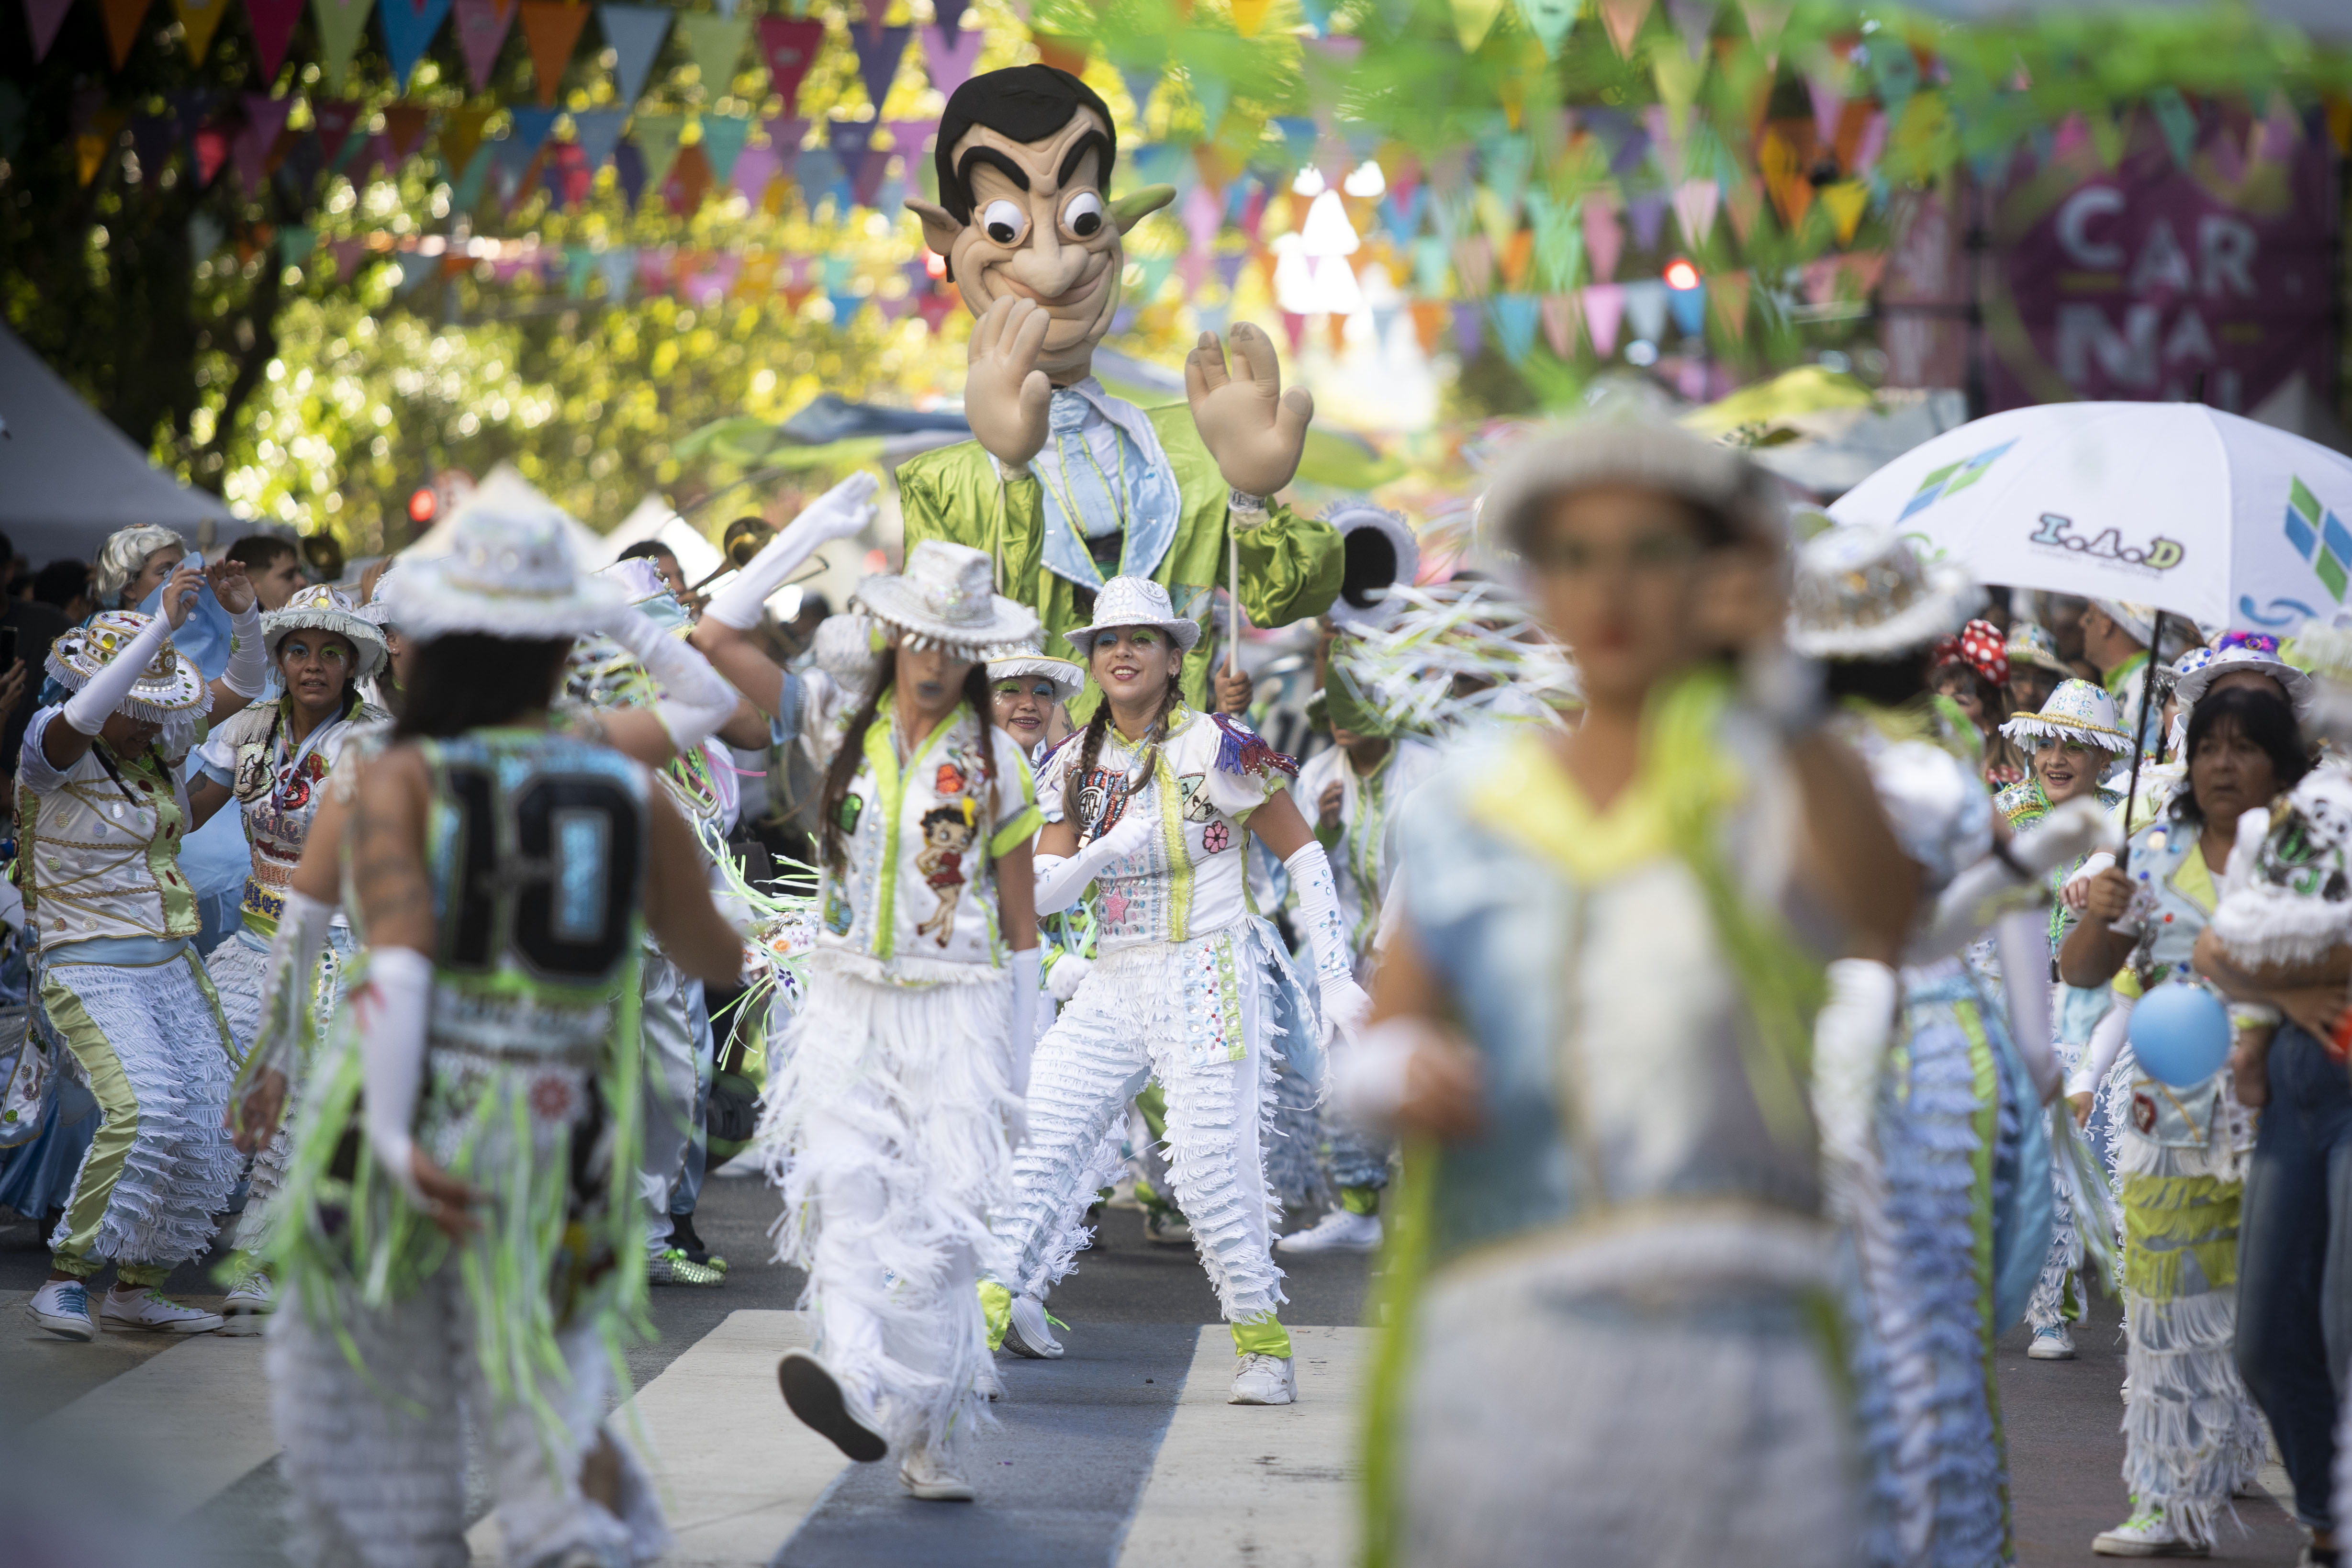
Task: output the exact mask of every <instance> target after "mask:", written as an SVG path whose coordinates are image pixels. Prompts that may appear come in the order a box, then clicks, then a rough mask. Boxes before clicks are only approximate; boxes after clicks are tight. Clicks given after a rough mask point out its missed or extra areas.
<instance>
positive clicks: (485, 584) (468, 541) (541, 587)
mask: <svg viewBox="0 0 2352 1568" xmlns="http://www.w3.org/2000/svg"><path fill="white" fill-rule="evenodd" d="M569 521H570V520H569V519H567V518H566V517H565V516H564V515H563V514H562V512H560V511H558V510H555V509H554V508H553V507H552V506H548V507H533V506H530V505H529V504H528V503H526V502H523V501H520V500H513V499H511V498H509V499H507V500H500V501H498V502H495V503H487V502H482V501H479V500H477V501H476V502H475V503H474V504H472V505H469V506H468V507H467V508H466V510H463V511H461V512H459V513H458V514H457V518H456V519H455V520H454V521H452V523H451V525H450V531H449V545H450V548H449V552H448V553H447V554H446V555H428V556H425V557H422V558H420V557H417V556H415V555H404V556H402V557H401V558H400V570H399V571H398V572H397V573H396V574H392V575H390V576H389V577H388V579H387V582H388V584H389V587H390V592H389V594H388V595H385V598H386V603H387V605H388V606H389V614H390V616H391V619H392V624H393V625H394V626H396V627H398V628H399V631H400V634H401V635H402V636H403V637H414V638H415V639H416V640H417V641H419V642H431V641H433V640H434V639H435V638H436V637H453V636H457V635H458V634H461V633H467V632H471V633H476V634H478V635H480V636H483V637H511V638H513V639H515V640H516V641H530V640H535V639H547V640H552V639H554V638H557V637H581V636H583V635H585V634H586V633H589V632H593V631H597V630H600V629H602V628H603V626H604V625H605V623H606V621H607V620H608V619H609V618H610V617H611V616H612V614H613V612H614V610H615V609H617V608H619V607H620V606H621V605H622V604H624V603H625V600H624V599H623V597H622V594H621V590H620V588H619V587H618V586H617V585H616V584H612V583H608V582H606V581H604V579H603V578H600V577H595V576H592V575H591V574H587V573H585V572H583V571H581V570H580V568H579V566H578V565H577V564H576V563H574V562H573V560H572V546H571V541H570V540H569V538H568V537H567V524H568V523H569ZM379 592H380V593H381V592H383V584H379Z"/></svg>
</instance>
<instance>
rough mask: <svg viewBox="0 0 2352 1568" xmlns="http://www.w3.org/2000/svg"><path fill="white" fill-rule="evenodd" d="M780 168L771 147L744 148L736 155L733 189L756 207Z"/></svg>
mask: <svg viewBox="0 0 2352 1568" xmlns="http://www.w3.org/2000/svg"><path fill="white" fill-rule="evenodd" d="M782 167H783V166H782V163H780V162H779V161H778V159H777V157H776V149H775V148H774V147H773V146H772V145H771V146H767V147H746V148H744V149H743V151H742V152H741V153H738V154H736V158H735V171H734V184H735V188H736V189H737V190H739V191H740V192H742V193H743V196H744V199H745V200H747V201H749V202H750V203H751V205H753V206H757V205H760V200H761V197H763V196H765V195H767V194H768V187H769V186H770V185H771V184H774V183H775V179H776V176H777V174H780V173H782Z"/></svg>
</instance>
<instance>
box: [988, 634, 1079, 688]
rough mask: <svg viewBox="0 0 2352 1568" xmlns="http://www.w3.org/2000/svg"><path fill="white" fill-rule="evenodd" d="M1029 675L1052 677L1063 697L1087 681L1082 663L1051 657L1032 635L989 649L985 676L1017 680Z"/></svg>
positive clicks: (1047, 678) (992, 678) (1049, 678)
mask: <svg viewBox="0 0 2352 1568" xmlns="http://www.w3.org/2000/svg"><path fill="white" fill-rule="evenodd" d="M1033 675H1034V676H1037V677H1040V678H1042V679H1046V680H1050V681H1052V682H1053V683H1054V685H1055V689H1058V690H1059V691H1060V692H1061V694H1062V696H1063V698H1064V699H1065V700H1066V699H1068V698H1072V697H1076V695H1077V694H1078V693H1079V692H1080V691H1082V690H1084V689H1085V688H1086V684H1087V672H1086V668H1085V667H1084V666H1083V665H1081V664H1079V663H1078V662H1077V661H1076V660H1075V659H1067V658H1055V657H1054V656H1053V655H1051V654H1049V653H1047V652H1045V649H1043V648H1042V647H1039V646H1038V643H1037V639H1036V638H1034V637H1029V638H1026V639H1024V640H1023V641H1022V642H1019V643H1016V644H1014V645H1013V646H1012V647H1000V648H992V649H990V650H989V655H988V679H991V680H1021V679H1027V678H1029V677H1030V676H1033Z"/></svg>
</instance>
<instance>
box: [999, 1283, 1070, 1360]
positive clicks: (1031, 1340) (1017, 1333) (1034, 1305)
mask: <svg viewBox="0 0 2352 1568" xmlns="http://www.w3.org/2000/svg"><path fill="white" fill-rule="evenodd" d="M1004 1348H1005V1349H1006V1350H1009V1351H1011V1352H1013V1354H1014V1355H1018V1356H1027V1357H1028V1358H1029V1359H1030V1360H1031V1361H1058V1360H1060V1359H1061V1354H1062V1342H1061V1341H1059V1340H1057V1339H1055V1337H1054V1326H1053V1324H1051V1323H1049V1322H1047V1321H1045V1302H1043V1301H1040V1300H1037V1298H1036V1297H1034V1296H1015V1297H1013V1316H1012V1317H1011V1318H1010V1319H1009V1320H1008V1321H1006V1322H1005V1325H1004Z"/></svg>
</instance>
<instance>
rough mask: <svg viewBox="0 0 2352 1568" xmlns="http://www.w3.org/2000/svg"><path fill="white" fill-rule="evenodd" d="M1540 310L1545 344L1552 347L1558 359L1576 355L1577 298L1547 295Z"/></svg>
mask: <svg viewBox="0 0 2352 1568" xmlns="http://www.w3.org/2000/svg"><path fill="white" fill-rule="evenodd" d="M1539 308H1540V310H1542V313H1543V330H1544V342H1548V343H1549V344H1550V345H1551V352H1552V353H1553V354H1554V355H1555V356H1556V357H1558V358H1559V359H1567V358H1568V357H1569V356H1570V355H1571V354H1573V353H1576V315H1577V311H1576V296H1575V295H1573V294H1547V295H1545V296H1544V297H1543V303H1542V305H1541V306H1540V307H1539Z"/></svg>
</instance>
